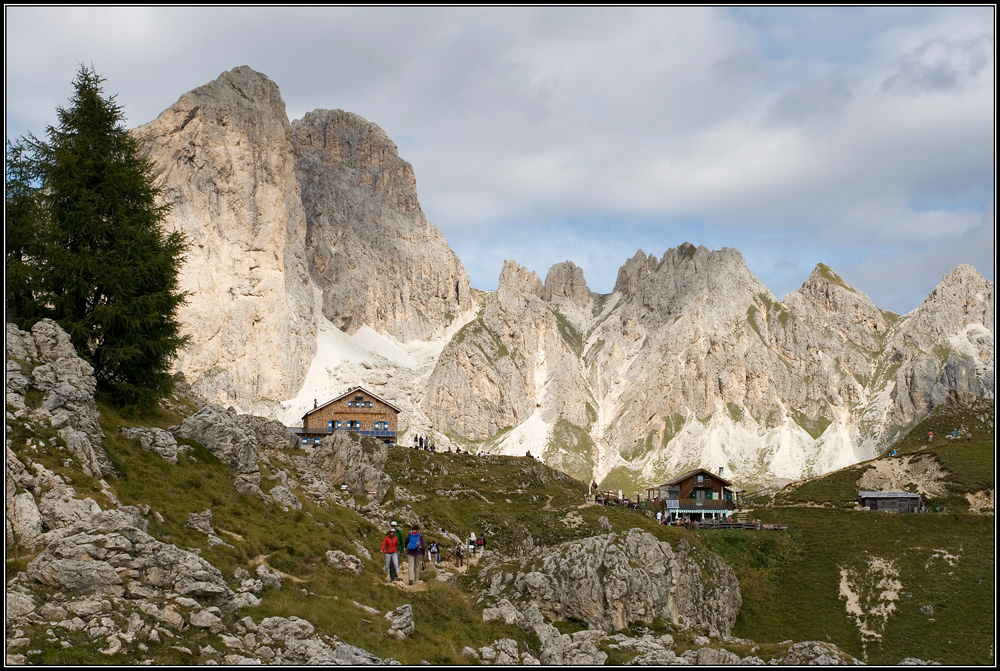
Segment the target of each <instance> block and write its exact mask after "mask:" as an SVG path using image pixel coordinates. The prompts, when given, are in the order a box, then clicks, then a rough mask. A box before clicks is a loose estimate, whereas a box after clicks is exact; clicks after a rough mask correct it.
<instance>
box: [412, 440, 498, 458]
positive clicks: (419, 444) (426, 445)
mask: <svg viewBox="0 0 1000 671" xmlns="http://www.w3.org/2000/svg"><path fill="white" fill-rule="evenodd" d="M412 449H414V450H424V451H425V452H437V447H436V446H435V445H434V442H433V441H432V440H431V439H430V438H427V437H425V436H413V448H412ZM443 453H445V454H453V453H454V454H472V453H471V452H469V451H468V450H463V449H462V448H460V447H456V448H455V450H454V452H452V449H451V448H450V447H449V448H448V449H447V450H443ZM483 454H484V452H482V451H480V452H479V455H480V456H482V455H483Z"/></svg>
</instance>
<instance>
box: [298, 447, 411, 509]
mask: <svg viewBox="0 0 1000 671" xmlns="http://www.w3.org/2000/svg"><path fill="white" fill-rule="evenodd" d="M388 456H389V453H388V448H386V446H385V443H383V442H381V441H379V440H375V439H374V438H368V437H367V436H358V435H357V434H351V433H349V432H345V431H335V432H334V433H333V434H332V435H330V436H328V437H326V438H324V439H323V440H322V441H320V444H319V445H318V446H317V447H316V448H314V449H313V450H312V453H311V454H310V455H309V457H308V462H309V465H310V467H311V469H312V470H314V472H316V473H317V474H318V475H319V476H321V478H322V479H323V480H325V481H327V482H329V483H331V484H334V485H337V484H344V485H347V491H349V492H351V493H352V494H357V495H360V496H364V495H366V494H368V493H370V492H374V497H375V499H376V500H379V501H381V500H382V498H383V497H384V496H385V495H386V492H388V491H389V487H390V486H391V485H392V479H391V478H389V476H388V475H386V474H385V470H384V469H385V460H386V459H387V458H388Z"/></svg>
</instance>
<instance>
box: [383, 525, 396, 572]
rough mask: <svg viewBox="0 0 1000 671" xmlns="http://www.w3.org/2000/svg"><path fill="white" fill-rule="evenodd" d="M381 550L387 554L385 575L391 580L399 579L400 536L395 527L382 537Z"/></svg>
mask: <svg viewBox="0 0 1000 671" xmlns="http://www.w3.org/2000/svg"><path fill="white" fill-rule="evenodd" d="M381 551H382V554H384V555H385V575H386V577H387V578H388V579H389V582H396V581H397V580H399V537H398V536H397V535H396V530H395V529H394V528H390V529H389V531H387V532H386V534H385V538H383V539H382V547H381Z"/></svg>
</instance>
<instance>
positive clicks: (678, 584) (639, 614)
mask: <svg viewBox="0 0 1000 671" xmlns="http://www.w3.org/2000/svg"><path fill="white" fill-rule="evenodd" d="M507 570H509V569H507V568H505V567H503V566H500V565H498V566H497V567H490V566H483V567H481V569H480V575H479V581H480V583H481V585H482V586H483V590H484V593H485V594H488V595H489V596H490V597H495V598H499V597H503V598H505V599H508V600H509V601H510V602H511V603H514V604H515V605H516V604H522V605H523V607H527V605H530V604H535V605H536V606H538V608H539V610H540V612H541V613H542V614H543V615H545V616H546V617H549V618H551V619H559V620H572V621H576V622H583V623H586V624H587V626H588V627H589V628H591V629H598V630H603V631H609V632H610V631H615V630H619V629H625V628H626V627H628V626H629V625H631V624H632V623H634V622H640V621H646V622H649V621H652V620H654V619H656V618H662V619H663V620H665V621H668V622H672V623H674V624H676V625H679V626H683V627H685V628H692V629H701V630H704V631H708V632H711V633H712V635H714V636H719V635H727V634H728V633H729V631H730V630H731V629H732V626H733V624H734V623H735V622H736V616H737V615H738V614H739V609H740V605H741V603H742V599H741V597H740V590H739V583H738V582H737V580H736V575H735V573H733V570H732V569H731V568H730V567H729V566H727V565H726V564H725V563H723V562H722V561H721V560H719V559H718V558H717V557H715V556H696V553H694V552H692V550H691V548H690V546H688V545H687V543H686V542H684V541H681V542H680V543H679V544H678V548H677V550H676V551H675V550H674V549H673V548H671V547H670V544H669V543H665V542H663V541H658V540H657V539H656V538H654V537H653V536H651V535H650V534H648V533H646V532H644V531H641V530H639V529H631V530H629V531H627V532H625V533H624V534H621V535H618V534H614V533H611V534H604V535H601V536H593V537H591V538H586V539H583V540H580V541H573V542H570V543H565V544H562V545H559V546H556V547H555V548H552V549H550V550H547V551H545V552H544V553H543V554H542V555H541V556H540V557H539V558H538V560H537V561H526V562H522V567H521V568H520V570H519V571H518V572H517V574H516V576H515V577H514V579H513V580H511V581H507V580H504V572H505V571H507ZM706 575H708V576H711V578H710V579H706V577H705V576H706ZM522 609H523V608H522Z"/></svg>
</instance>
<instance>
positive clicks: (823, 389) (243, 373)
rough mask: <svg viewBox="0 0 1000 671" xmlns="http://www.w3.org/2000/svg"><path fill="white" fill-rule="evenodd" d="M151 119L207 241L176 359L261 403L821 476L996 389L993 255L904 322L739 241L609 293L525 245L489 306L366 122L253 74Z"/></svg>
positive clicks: (599, 451) (603, 470) (651, 268)
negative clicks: (786, 275)
mask: <svg viewBox="0 0 1000 671" xmlns="http://www.w3.org/2000/svg"><path fill="white" fill-rule="evenodd" d="M136 133H137V135H138V136H139V138H140V139H141V140H142V142H143V144H144V146H145V147H146V148H147V149H148V151H149V153H150V157H151V158H152V160H153V162H154V164H155V166H156V170H157V174H158V175H159V176H160V177H161V178H162V180H163V184H164V195H165V198H166V200H168V201H169V202H171V203H172V204H173V210H172V213H171V215H170V219H169V226H170V227H171V228H173V229H176V230H179V231H181V232H183V233H184V234H185V235H186V236H187V238H188V240H189V241H190V243H191V248H190V250H189V252H188V258H187V262H186V263H185V266H184V269H183V273H182V286H183V288H184V289H185V290H187V291H189V292H190V296H189V302H188V304H187V305H186V306H184V308H183V310H182V312H181V315H180V317H181V320H182V322H183V323H184V325H185V328H186V332H188V333H189V334H190V335H191V336H192V344H191V346H190V347H189V348H188V349H187V350H185V351H184V352H183V353H182V356H181V358H180V360H179V361H178V364H177V365H178V369H179V370H181V371H182V372H184V374H185V375H186V376H187V377H188V378H189V379H190V380H192V381H193V386H194V388H195V389H196V390H197V391H198V392H200V393H201V394H203V395H204V396H206V397H207V398H209V399H210V400H213V401H220V402H222V403H223V404H225V405H232V406H235V407H236V408H238V409H240V410H244V411H246V410H256V411H258V412H261V413H264V414H269V415H271V416H278V415H281V417H282V419H284V420H285V421H288V422H290V423H294V422H296V421H297V420H298V418H299V417H301V414H302V411H303V410H304V409H306V408H307V407H309V406H310V405H311V403H312V400H313V399H315V398H320V397H322V398H327V397H329V396H331V395H333V394H336V393H339V392H340V391H342V390H343V389H345V388H347V387H349V386H351V385H353V384H363V385H368V386H371V387H373V388H374V389H375V390H376V392H377V393H380V394H382V395H385V396H386V397H387V398H391V399H393V400H394V402H396V403H398V404H399V405H400V406H401V407H402V408H403V413H402V415H401V417H400V422H401V426H403V427H406V429H407V431H406V432H404V433H403V435H401V436H400V438H401V439H402V440H407V439H412V436H413V435H416V434H419V435H429V434H436V438H437V440H438V441H439V443H443V442H446V441H448V440H458V441H473V442H482V443H483V444H482V448H484V449H489V450H499V451H502V452H505V453H508V454H518V455H521V454H524V453H525V452H527V451H533V453H534V454H536V455H538V454H542V455H543V457H544V459H545V461H546V462H547V463H549V464H551V465H554V466H556V467H558V468H561V469H563V470H565V471H566V472H567V473H570V474H572V475H574V476H576V477H578V478H581V479H585V480H589V479H590V478H591V477H595V476H596V477H598V478H599V479H600V478H605V477H607V478H609V479H608V482H607V484H608V485H609V486H612V487H615V488H618V487H621V488H625V489H630V488H631V487H632V486H633V485H642V484H651V483H655V482H659V481H662V479H663V478H665V477H666V476H668V475H670V474H676V473H677V472H678V471H679V470H680V469H687V468H689V467H692V466H704V467H707V468H711V469H713V470H714V469H716V468H719V467H724V468H726V469H728V471H727V472H726V475H727V476H732V475H736V476H738V477H740V478H741V479H742V480H744V481H756V482H761V483H763V482H772V481H774V480H778V481H781V480H791V479H797V478H801V477H803V476H809V475H814V474H818V473H821V472H825V471H828V470H831V469H835V468H838V467H841V466H845V465H848V464H851V463H854V462H857V461H859V460H862V459H865V458H868V457H871V456H873V455H874V454H876V453H877V452H878V451H879V450H880V449H881V448H882V446H884V445H885V444H886V443H887V442H888V441H891V439H892V438H893V436H894V435H896V433H897V432H898V431H899V430H900V429H901V428H902V427H906V426H908V425H910V424H911V423H912V422H913V421H915V420H917V419H919V417H921V416H922V415H923V414H924V413H926V412H928V411H929V410H930V409H931V408H933V407H934V406H935V405H938V404H940V403H942V402H944V401H946V400H949V399H958V400H962V399H969V398H977V397H978V398H981V397H988V398H992V397H993V394H994V388H995V382H994V363H993V361H994V349H993V318H994V316H993V285H992V283H990V282H987V281H985V280H984V279H983V278H982V277H981V276H980V275H979V274H978V273H977V272H976V271H975V270H974V269H972V268H968V267H964V266H961V267H959V268H956V269H955V271H953V272H952V273H949V275H948V276H946V277H945V278H944V279H943V280H942V282H941V285H939V287H938V288H936V289H935V291H934V292H933V293H932V294H931V296H930V297H928V299H927V301H925V303H924V304H923V305H921V307H920V308H918V309H917V310H915V311H914V312H913V313H911V314H909V315H905V316H903V317H898V316H896V315H893V314H891V313H888V312H884V311H882V310H879V309H878V308H877V307H876V306H875V305H874V304H873V303H872V302H871V300H870V299H869V298H868V297H867V296H865V295H864V293H862V292H860V291H858V290H857V289H855V288H854V287H851V286H850V285H848V284H847V283H846V282H844V281H843V279H842V278H840V277H839V276H838V275H837V274H836V273H835V272H834V271H833V270H831V269H830V268H828V267H827V266H824V265H822V264H820V265H819V266H817V268H816V270H815V271H814V272H813V273H812V275H810V277H809V278H808V279H807V280H806V281H805V283H804V284H803V285H802V287H801V288H800V289H799V290H797V291H795V292H793V293H792V294H790V295H789V296H788V297H786V299H785V300H784V301H778V300H777V299H776V298H775V297H774V296H773V295H772V294H771V292H770V291H769V290H768V289H767V288H766V287H764V286H763V285H762V284H761V283H760V282H759V281H758V280H757V278H756V277H754V276H753V274H752V273H750V271H749V270H748V269H747V267H746V264H745V263H744V261H743V258H742V256H741V255H740V254H739V252H737V251H735V250H732V249H722V250H717V251H710V250H708V249H705V248H704V247H698V248H696V247H694V246H693V245H690V244H685V245H681V246H680V247H678V248H676V249H672V250H668V251H667V252H666V253H665V254H664V255H663V256H662V258H657V257H656V256H653V255H647V254H645V253H644V252H642V251H639V252H637V254H636V255H635V256H634V257H633V258H631V259H629V260H628V261H627V262H626V263H625V264H624V265H623V266H622V267H621V269H620V270H619V272H618V278H617V282H616V284H615V290H614V292H613V293H611V294H609V295H597V294H594V293H592V292H591V291H590V290H589V288H588V287H587V283H586V280H585V278H584V275H583V271H582V270H581V269H580V268H578V267H576V266H575V265H574V264H573V263H571V262H565V263H561V264H557V265H555V266H553V267H552V268H551V269H550V271H549V272H548V274H547V276H546V278H545V282H544V283H542V282H541V280H540V279H539V277H538V276H537V275H535V274H534V273H532V272H530V271H528V270H527V269H524V268H521V267H520V266H518V265H517V264H516V263H514V262H512V261H511V262H508V263H507V264H505V266H504V269H503V271H502V273H501V276H500V280H499V285H498V288H497V290H496V291H495V292H494V293H493V294H492V297H491V300H489V301H487V302H486V303H485V304H484V305H483V307H482V308H481V309H478V310H477V306H476V305H475V304H474V302H473V301H472V299H471V291H470V289H469V285H468V279H467V277H466V274H465V271H464V269H463V268H462V266H461V263H460V262H459V261H458V259H457V258H456V257H455V255H454V254H453V253H452V251H451V249H450V248H449V247H448V245H447V243H446V242H445V240H444V238H443V237H442V235H441V232H440V231H439V230H438V229H437V228H436V227H434V226H432V225H431V224H430V223H428V222H427V220H426V219H425V218H424V216H423V214H422V212H421V210H420V205H419V202H418V201H417V193H416V185H415V178H414V173H413V169H412V167H411V166H410V164H409V163H407V162H406V161H404V160H402V159H401V158H400V157H399V155H398V151H397V148H396V146H395V144H393V142H392V141H391V140H390V139H389V138H388V137H387V136H386V134H385V133H384V132H383V131H382V130H381V129H380V128H378V126H376V125H374V124H372V123H370V122H368V121H366V120H364V119H362V118H360V117H358V116H357V115H354V114H350V113H348V112H343V111H339V110H335V111H326V110H317V111H315V112H312V113H310V114H307V115H306V116H305V117H304V118H303V119H301V120H299V121H296V122H294V123H291V124H290V123H289V122H288V120H287V117H286V114H285V108H284V103H283V102H282V100H281V97H280V93H279V91H278V88H277V86H275V85H274V83H273V82H271V81H270V80H269V79H267V77H265V76H263V75H261V74H259V73H256V72H254V71H252V70H250V69H249V68H246V67H240V68H236V69H235V70H232V71H231V72H227V73H224V74H223V75H222V76H220V77H219V79H217V80H216V81H214V82H211V83H209V84H206V85H205V86H203V87H201V88H199V89H196V90H194V91H192V92H190V93H188V94H185V95H184V96H182V97H181V99H180V100H178V102H177V103H176V104H175V105H174V106H172V107H171V108H170V109H168V110H167V111H165V112H164V113H163V114H162V115H161V116H160V117H159V118H158V119H157V120H156V121H154V122H152V123H150V124H148V125H146V126H143V127H141V128H139V129H138V130H137V131H136ZM445 343H447V345H445ZM442 348H443V349H442ZM439 352H440V355H439ZM282 406H284V407H282Z"/></svg>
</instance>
